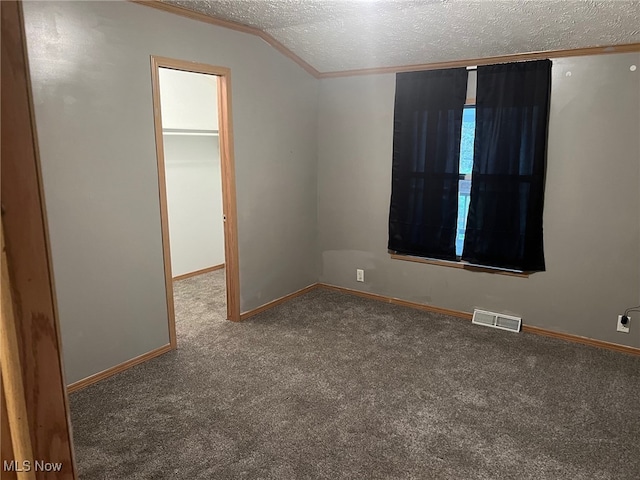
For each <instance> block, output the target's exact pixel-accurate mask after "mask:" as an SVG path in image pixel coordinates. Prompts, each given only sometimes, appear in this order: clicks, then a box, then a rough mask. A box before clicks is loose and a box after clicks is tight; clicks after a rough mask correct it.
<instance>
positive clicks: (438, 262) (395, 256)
mask: <svg viewBox="0 0 640 480" xmlns="http://www.w3.org/2000/svg"><path fill="white" fill-rule="evenodd" d="M390 255H391V258H392V259H393V260H403V261H405V262H415V263H424V264H427V265H438V266H440V267H449V268H459V269H462V270H469V271H471V272H483V273H493V274H496V275H507V276H510V277H520V278H529V275H530V273H528V272H522V273H520V272H510V271H509V270H501V269H499V268H489V267H483V266H480V265H473V264H471V263H467V262H448V261H446V260H435V259H430V258H422V257H413V256H411V255H401V254H398V253H392V254H390Z"/></svg>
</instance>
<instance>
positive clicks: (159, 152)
mask: <svg viewBox="0 0 640 480" xmlns="http://www.w3.org/2000/svg"><path fill="white" fill-rule="evenodd" d="M151 90H152V95H153V123H154V128H155V137H156V161H157V162H158V191H159V201H160V227H161V230H162V258H163V261H164V288H165V292H166V302H167V317H168V326H169V345H171V348H178V340H177V339H178V337H177V335H176V312H175V306H174V303H173V280H172V279H173V275H172V274H171V249H170V246H169V206H168V205H167V179H166V169H165V165H164V137H163V136H162V113H161V110H160V76H159V71H158V64H157V63H156V60H155V58H154V57H153V56H152V57H151ZM89 378H91V377H89Z"/></svg>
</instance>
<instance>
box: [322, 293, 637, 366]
mask: <svg viewBox="0 0 640 480" xmlns="http://www.w3.org/2000/svg"><path fill="white" fill-rule="evenodd" d="M317 287H319V288H325V289H328V290H333V291H336V292H342V293H346V294H349V295H357V296H359V297H364V298H369V299H371V300H376V301H381V302H384V303H391V304H394V305H401V306H404V307H409V308H415V309H417V310H423V311H427V312H436V313H443V314H445V315H451V316H453V317H458V318H463V319H465V320H471V319H472V318H473V314H472V313H468V312H462V311H460V310H451V309H448V308H441V307H434V306H433V305H425V304H423V303H416V302H410V301H408V300H401V299H399V298H393V297H388V296H386V295H378V294H377V293H369V292H362V291H360V290H352V289H350V288H344V287H338V286H335V285H328V284H325V283H318V284H317ZM522 331H523V332H527V333H533V334H535V335H544V336H547V337H553V338H559V339H561V340H565V341H567V342H573V343H580V344H583V345H590V346H592V347H599V348H605V349H607V350H613V351H616V352H622V353H627V354H631V355H640V348H636V347H628V346H626V345H619V344H617V343H611V342H605V341H603V340H596V339H593V338H587V337H581V336H579V335H572V334H570V333H562V332H556V331H554V330H548V329H546V328H541V327H534V326H532V325H522Z"/></svg>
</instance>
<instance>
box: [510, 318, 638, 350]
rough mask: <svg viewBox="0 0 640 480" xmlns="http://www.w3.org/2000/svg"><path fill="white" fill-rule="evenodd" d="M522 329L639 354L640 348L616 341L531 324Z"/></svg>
mask: <svg viewBox="0 0 640 480" xmlns="http://www.w3.org/2000/svg"><path fill="white" fill-rule="evenodd" d="M522 331H523V332H526V333H533V334H535V335H544V336H545V337H553V338H559V339H561V340H566V341H568V342H573V343H581V344H583V345H590V346H592V347H598V348H605V349H607V350H613V351H615V352H622V353H627V354H631V355H640V348H636V347H628V346H626V345H619V344H617V343H611V342H605V341H604V340H596V339H594V338H588V337H581V336H580V335H572V334H570V333H562V332H556V331H554V330H548V329H546V328H541V327H534V326H532V325H522Z"/></svg>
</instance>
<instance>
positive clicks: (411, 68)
mask: <svg viewBox="0 0 640 480" xmlns="http://www.w3.org/2000/svg"><path fill="white" fill-rule="evenodd" d="M129 1H130V2H132V3H137V4H139V5H144V6H147V7H152V8H156V9H158V10H163V11H165V12H169V13H173V14H176V15H180V16H182V17H187V18H190V19H192V20H197V21H199V22H205V23H209V24H211V25H215V26H218V27H224V28H229V29H231V30H236V31H238V32H243V33H248V34H250V35H255V36H257V37H260V38H262V39H263V40H264V41H265V42H267V43H268V44H269V45H271V46H272V47H273V48H275V49H276V50H278V51H279V52H280V53H282V54H283V55H285V56H286V57H288V58H290V59H291V60H293V61H294V62H295V63H297V64H298V65H300V66H301V67H302V68H303V69H304V70H306V71H307V72H308V73H309V74H311V75H312V76H314V77H315V78H337V77H353V76H357V75H379V74H385V73H398V72H415V71H420V70H437V69H442V68H456V67H468V66H477V65H491V64H494V63H506V62H523V61H527V60H539V59H544V58H563V57H581V56H585V55H602V54H609V53H629V52H640V43H629V44H622V45H606V46H599V47H583V48H572V49H561V50H543V51H538V52H523V53H516V54H511V55H497V56H493V57H485V58H473V59H466V60H453V61H447V62H433V63H420V64H414V65H396V66H391V67H373V68H360V69H353V70H339V71H334V72H324V73H321V72H319V71H318V70H316V69H315V68H314V67H313V66H311V65H310V64H309V63H307V62H306V61H305V60H303V59H302V58H300V57H299V56H298V55H296V54H295V53H293V52H292V51H291V50H290V49H289V48H287V47H286V46H284V45H283V44H282V43H280V42H279V41H278V40H276V39H275V38H273V37H272V36H271V35H269V34H268V33H266V32H264V31H262V30H260V29H258V28H255V27H250V26H248V25H243V24H241V23H237V22H232V21H229V20H222V19H219V18H216V17H214V16H210V15H205V14H204V13H199V12H194V11H193V10H189V9H186V8H184V7H179V6H177V5H173V4H169V3H164V2H162V1H158V0H129Z"/></svg>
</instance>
